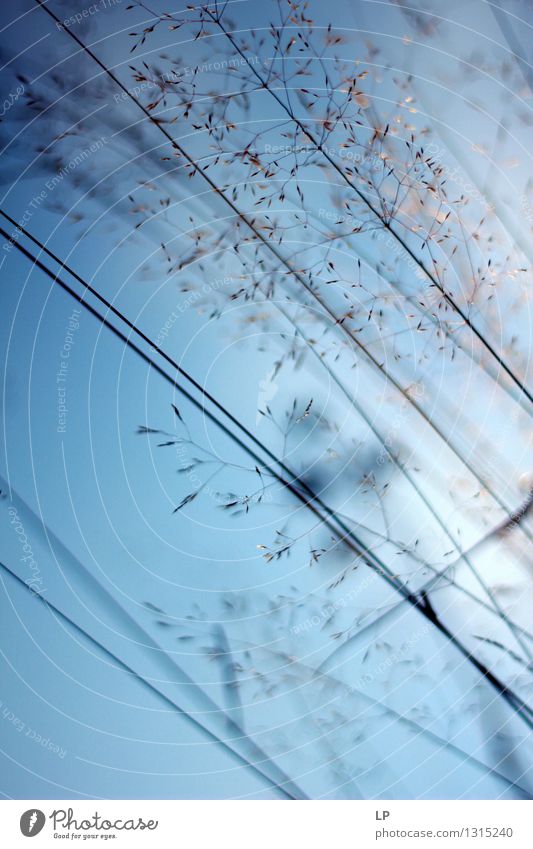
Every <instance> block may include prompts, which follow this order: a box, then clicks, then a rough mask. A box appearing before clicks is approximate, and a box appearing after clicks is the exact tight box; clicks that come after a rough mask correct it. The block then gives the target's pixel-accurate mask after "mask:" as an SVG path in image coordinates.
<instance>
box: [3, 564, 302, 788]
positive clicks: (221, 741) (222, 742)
mask: <svg viewBox="0 0 533 849" xmlns="http://www.w3.org/2000/svg"><path fill="white" fill-rule="evenodd" d="M0 567H1V568H2V569H4V571H5V572H7V573H8V574H9V575H11V577H12V578H14V579H15V580H16V581H17V582H18V583H19V584H21V585H22V586H23V587H25V589H27V590H28V591H29V592H30V593H32V594H33V596H34V597H36V598H38V599H39V601H41V602H42V603H43V604H44V605H45V607H47V608H48V609H49V610H50V611H52V612H53V613H55V614H57V615H58V616H59V617H60V618H61V619H63V620H64V621H65V622H67V624H68V625H70V626H71V627H72V628H74V629H75V630H76V631H77V632H78V633H79V634H82V635H83V636H84V637H85V638H86V639H87V640H89V641H90V642H91V643H92V644H93V645H95V646H97V647H98V648H99V649H100V651H102V652H104V653H105V654H106V655H107V656H108V657H110V658H111V659H112V660H113V662H114V663H117V664H118V665H119V666H120V667H121V668H122V669H123V670H124V671H125V672H127V673H128V674H130V675H132V676H133V677H134V678H136V679H137V680H138V681H139V682H140V683H141V684H143V685H144V686H145V687H147V688H148V689H149V690H151V691H152V692H153V693H155V694H156V695H157V696H158V698H160V699H162V700H163V701H164V702H165V703H166V704H168V705H171V706H172V708H173V709H174V710H176V711H177V713H178V714H180V716H182V717H183V718H184V719H185V720H186V721H188V722H189V723H191V724H192V725H194V726H195V727H196V728H197V729H200V730H201V731H203V733H204V734H206V735H207V736H208V737H209V738H210V739H211V740H212V741H213V742H215V743H218V744H220V745H222V746H223V748H224V749H226V750H227V751H229V752H230V753H231V754H232V755H233V756H234V757H235V758H237V760H239V761H241V762H242V763H243V764H244V765H245V766H247V767H250V768H251V769H252V770H254V771H255V772H257V773H258V774H259V775H261V777H262V778H263V779H265V780H266V781H268V783H269V784H270V785H272V787H274V788H275V789H276V790H278V791H279V792H280V793H281V794H282V795H283V796H285V797H286V798H287V799H291V800H293V799H302V798H303V799H305V798H307V797H306V796H305V794H303V793H302V792H301V791H300V790H299V789H298V788H296V789H295V787H294V785H293V782H292V780H291V779H290V778H288V777H286V776H285V780H284V781H283V783H282V784H278V783H276V782H275V781H274V780H273V779H272V778H271V777H269V776H268V775H267V774H266V773H265V772H263V770H262V769H261V768H260V767H259V766H258V765H257V764H256V763H254V762H253V761H248V760H247V758H245V757H244V756H243V755H241V754H240V753H239V752H238V751H237V750H236V749H234V748H233V747H232V746H230V744H229V743H228V742H227V741H226V740H224V738H222V737H219V736H218V735H217V734H215V733H214V732H213V731H211V729H210V728H208V727H207V726H206V725H204V724H203V723H202V722H200V720H198V719H196V718H195V717H194V716H193V715H192V714H190V713H188V711H186V710H184V708H182V707H180V705H179V704H178V703H177V702H176V701H174V699H171V698H170V696H167V695H166V694H165V693H164V692H163V691H162V690H160V689H159V688H158V687H156V686H155V684H152V683H151V681H149V680H148V679H147V678H144V677H143V676H142V675H140V674H139V673H138V672H136V671H135V669H133V667H131V666H130V665H129V664H127V663H126V662H125V661H124V660H122V659H121V658H120V657H119V656H118V655H116V654H115V653H114V652H112V651H111V650H110V649H108V648H107V647H106V646H104V645H103V643H101V642H100V641H99V640H97V639H96V637H93V636H92V635H91V634H90V633H89V632H88V631H86V630H85V629H84V628H82V627H81V625H78V624H77V623H76V622H75V621H74V620H73V619H71V618H70V616H68V615H67V614H66V613H64V612H63V611H62V610H60V609H59V608H58V607H56V606H55V604H53V602H51V601H49V600H48V599H47V598H45V597H44V596H43V595H41V594H40V593H39V592H35V590H34V589H32V588H31V587H30V586H29V585H28V584H27V583H26V582H25V581H23V580H22V578H20V577H19V575H17V573H16V572H14V571H13V570H12V569H10V568H9V566H6V565H5V563H3V562H1V561H0ZM225 719H226V721H227V722H228V724H229V725H230V726H231V725H234V723H233V721H232V720H230V719H229V718H228V717H225ZM239 730H240V729H239ZM253 745H254V747H255V744H253ZM258 752H259V753H260V754H261V755H262V756H263V758H265V755H264V753H262V752H261V750H260V749H258ZM275 766H276V765H275ZM276 769H277V770H278V771H279V772H280V774H281V776H282V777H283V773H282V771H281V770H279V767H277V766H276ZM283 784H286V785H287V786H290V787H291V788H292V789H291V790H287V789H285V787H284V786H283Z"/></svg>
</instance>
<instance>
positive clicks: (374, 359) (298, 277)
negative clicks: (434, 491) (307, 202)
mask: <svg viewBox="0 0 533 849" xmlns="http://www.w3.org/2000/svg"><path fill="white" fill-rule="evenodd" d="M35 2H36V3H37V4H38V5H39V6H40V7H41V8H42V9H44V11H46V12H47V13H48V14H49V15H50V16H51V17H52V18H53V19H54V20H55V21H56V22H59V18H58V17H57V16H56V15H55V13H54V12H52V11H51V10H50V9H49V8H48V7H46V6H45V5H44V4H43V3H42V2H41V0H35ZM217 24H218V26H219V27H220V28H221V29H222V31H223V32H224V33H225V34H226V35H228V34H227V33H226V31H225V30H224V29H223V28H222V26H221V24H220V23H219V22H218V21H217ZM66 32H67V34H68V35H69V36H70V37H71V38H73V39H74V40H75V41H76V43H77V44H78V45H79V46H80V47H81V49H82V50H83V51H84V52H86V53H87V55H88V56H90V57H91V59H92V60H93V61H94V62H96V63H97V64H98V66H99V67H100V68H101V69H102V70H103V71H104V73H106V74H107V75H108V76H109V77H110V79H112V80H113V82H114V83H115V84H116V85H117V86H118V87H119V88H120V89H121V90H122V91H123V92H124V94H126V95H127V97H128V98H129V99H130V100H131V101H132V102H133V103H134V104H135V105H136V106H137V107H138V108H139V109H140V110H141V111H142V112H143V114H144V115H145V116H146V118H148V120H149V121H150V123H152V124H153V125H154V126H155V127H156V128H157V129H158V130H159V132H161V133H162V134H163V135H164V136H165V138H166V139H167V140H168V141H169V142H170V143H171V144H172V146H173V147H174V149H175V150H177V151H178V152H179V153H180V155H181V156H183V157H184V158H185V160H186V161H187V163H188V164H189V165H190V166H191V167H192V168H193V169H194V171H195V172H197V173H198V174H200V176H201V177H203V179H204V180H205V181H206V182H207V183H208V185H209V186H210V187H211V188H212V189H213V190H214V191H215V192H216V193H217V194H218V195H219V196H220V197H221V198H222V200H223V201H224V202H225V203H226V204H227V205H228V206H229V207H230V209H231V210H232V212H233V213H234V214H235V215H236V216H237V217H238V218H239V219H240V220H241V221H242V222H243V223H244V224H246V226H247V227H248V228H249V229H250V230H251V231H252V232H253V233H254V235H255V236H256V238H257V239H258V240H259V241H260V242H261V243H262V244H263V246H264V247H266V248H267V249H268V250H269V251H270V252H271V253H272V254H273V255H274V256H275V257H276V259H277V261H278V262H280V263H281V264H282V265H283V266H284V267H285V268H287V270H288V272H289V273H290V274H291V275H292V276H293V277H294V278H295V279H296V280H297V281H298V282H299V283H300V285H302V286H303V287H304V288H305V290H306V291H307V293H308V294H309V295H310V296H311V297H312V298H313V299H314V300H316V301H317V302H318V303H319V304H320V306H321V307H322V309H323V310H325V311H326V313H327V314H328V315H329V317H330V318H331V319H332V321H333V322H334V324H335V325H336V326H339V327H340V330H341V332H342V333H343V334H344V335H346V336H347V337H348V338H349V339H350V340H351V342H352V343H353V344H355V345H356V346H357V348H358V349H359V350H360V351H362V352H363V354H364V355H365V357H366V358H367V359H368V360H370V362H371V363H372V364H373V366H374V367H375V368H377V369H378V370H379V371H380V373H381V374H383V375H384V376H385V378H386V379H387V380H389V381H390V382H391V383H392V385H393V386H394V387H395V389H397V391H399V392H400V394H401V395H402V397H404V398H407V400H408V402H409V403H410V404H411V405H412V406H413V407H414V409H416V410H417V411H418V413H419V414H420V415H421V416H422V417H423V419H424V421H426V422H427V423H428V424H429V425H430V427H431V428H432V429H433V430H434V431H435V433H436V434H437V435H438V436H439V437H440V438H441V439H443V440H444V441H445V442H446V443H447V444H449V441H448V439H447V438H446V436H445V435H444V433H443V432H442V431H441V429H440V428H439V426H438V425H437V424H436V423H435V422H433V421H432V419H431V418H430V417H429V416H428V415H427V414H426V413H425V412H424V410H423V409H422V408H421V407H420V406H419V405H418V404H417V403H416V401H415V400H414V399H413V398H410V397H409V396H408V395H406V394H405V392H404V390H403V388H402V386H401V384H400V383H399V382H398V381H397V380H396V378H394V377H393V376H392V375H391V374H389V372H388V371H387V370H386V369H385V368H384V366H383V365H382V364H381V363H380V362H379V360H378V358H377V357H375V356H374V355H373V354H372V353H371V352H370V351H369V350H367V348H365V346H364V345H363V344H362V343H361V342H360V340H359V339H358V338H357V336H355V335H354V334H353V333H352V332H351V331H350V330H349V329H348V328H347V327H346V326H345V325H344V323H339V321H338V319H337V316H336V315H335V313H334V312H333V311H332V310H331V308H330V307H329V306H328V305H327V303H326V302H325V301H324V300H323V299H322V298H321V297H320V295H319V294H318V293H317V292H316V291H315V289H314V288H313V287H312V286H310V285H309V284H308V283H307V281H306V280H305V278H304V277H303V276H302V275H301V274H300V273H299V272H298V271H297V270H295V269H293V268H292V267H291V266H290V264H289V262H288V260H287V259H285V257H284V256H283V255H282V254H281V253H280V252H279V251H278V250H277V249H276V248H275V246H274V245H273V244H272V242H271V241H270V240H268V239H267V238H266V237H265V236H264V235H263V234H262V233H261V232H260V231H259V230H257V228H256V227H255V226H254V224H253V222H251V221H249V219H248V218H247V216H246V215H245V214H244V213H242V212H241V211H240V210H239V208H238V207H237V205H236V204H235V203H234V202H233V201H232V200H231V199H230V198H228V197H227V195H226V194H225V193H224V192H223V191H222V190H221V189H220V188H219V187H218V186H217V184H216V183H215V181H214V180H213V179H212V178H211V177H210V176H209V175H208V174H207V173H206V172H205V171H204V170H203V169H201V168H200V167H199V165H198V164H197V163H196V162H195V161H194V159H193V158H192V157H191V156H190V155H189V154H188V153H187V152H186V150H185V149H184V148H183V147H182V146H181V145H180V144H179V143H178V142H177V141H175V139H174V138H173V137H172V135H171V134H170V133H169V132H168V131H167V130H166V129H165V127H164V126H163V125H162V124H161V123H160V122H159V121H158V120H157V119H156V118H154V116H153V115H152V113H151V112H150V111H149V110H148V109H147V108H146V107H145V106H144V105H143V104H142V103H141V102H140V101H139V100H138V99H137V98H136V97H135V96H134V95H133V94H132V93H131V92H130V91H129V90H128V89H127V88H126V86H124V84H123V83H122V82H121V81H120V80H119V79H118V77H117V76H116V75H115V74H114V73H113V72H112V71H111V70H110V69H109V68H108V67H107V65H106V64H105V63H104V62H103V61H102V60H100V59H99V58H98V57H97V56H96V54H95V53H94V52H93V51H92V50H91V49H90V48H89V47H88V46H87V45H85V44H84V42H83V41H82V40H81V39H80V38H79V37H78V36H77V35H76V34H75V33H74V32H72V31H71V30H70V29H67V30H66ZM228 37H229V35H228ZM235 49H238V46H237V45H236V46H235ZM252 70H253V71H254V73H256V71H255V69H253V68H252ZM259 78H260V79H261V77H259ZM269 91H270V90H269ZM270 93H271V94H274V93H273V92H271V91H270ZM281 103H282V102H281ZM282 105H283V104H282ZM291 118H293V120H297V119H295V118H294V116H292V115H291ZM306 132H307V131H306ZM310 138H311V137H310ZM315 144H317V143H315ZM321 152H322V153H324V155H326V156H327V153H326V152H325V151H324V150H321ZM332 164H333V165H334V167H335V168H336V169H337V170H339V168H338V166H337V165H336V164H335V163H334V162H332ZM340 173H343V172H342V170H341V171H340ZM343 176H344V177H345V179H346V175H344V174H343ZM350 185H352V184H351V183H350ZM352 187H353V188H354V190H355V191H359V190H358V189H357V188H356V187H355V186H352ZM375 214H376V215H378V213H377V211H375ZM380 220H381V219H380ZM391 234H392V235H394V236H395V237H396V238H400V237H398V236H397V234H395V233H394V231H392V230H391ZM413 259H415V260H416V261H417V263H418V264H419V265H420V264H421V261H420V260H417V259H416V257H415V256H414V255H413ZM421 268H423V269H424V271H426V273H427V274H429V272H427V270H426V269H425V266H424V265H423V263H422V264H421ZM503 388H504V390H505V389H506V387H505V384H503ZM525 392H526V395H527V390H525ZM528 397H529V396H528ZM531 400H533V399H531ZM450 448H451V450H453V451H454V453H455V454H456V456H457V457H458V459H459V460H460V461H461V462H462V463H463V464H464V466H465V467H466V468H467V469H468V470H469V471H470V472H471V474H473V475H474V477H475V478H476V479H477V480H478V481H479V483H480V484H481V485H482V486H483V487H485V488H486V489H487V491H488V492H489V493H490V495H491V496H492V497H493V498H494V499H495V501H496V502H497V503H498V504H499V506H500V507H501V508H502V509H503V510H505V511H506V512H507V514H508V515H509V516H510V515H511V514H512V510H511V508H509V507H508V506H507V505H506V504H505V502H504V501H503V500H502V499H501V498H500V497H499V495H498V494H497V493H495V492H494V491H493V489H492V488H491V487H490V485H488V483H487V482H485V480H484V479H482V478H481V477H480V475H479V474H478V473H477V472H476V470H475V469H474V467H473V466H472V465H471V463H470V462H469V461H468V460H466V459H465V458H464V457H463V456H462V455H461V454H460V453H459V452H458V451H457V450H456V449H455V448H454V447H453V446H451V445H450ZM404 474H405V472H404ZM521 530H522V531H523V533H525V534H526V535H527V536H528V538H529V539H531V535H530V532H529V531H528V530H527V528H525V527H522V528H521ZM455 544H456V543H455V541H454V545H455Z"/></svg>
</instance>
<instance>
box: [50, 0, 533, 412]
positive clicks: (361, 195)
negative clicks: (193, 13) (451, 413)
mask: <svg viewBox="0 0 533 849" xmlns="http://www.w3.org/2000/svg"><path fill="white" fill-rule="evenodd" d="M36 2H38V3H40V0H36ZM205 11H206V13H207V14H208V15H209V17H210V18H211V20H212V21H213V22H214V23H216V24H217V26H218V27H219V28H220V30H221V31H222V32H223V33H224V35H225V36H226V37H227V38H228V40H229V42H230V43H231V45H232V47H233V48H234V49H235V50H236V51H237V52H238V53H239V55H240V56H241V58H243V59H244V60H245V61H246V64H247V65H248V67H249V68H250V70H251V71H252V73H253V74H254V76H255V77H256V79H257V80H258V82H259V83H260V85H261V88H262V89H264V90H266V91H268V93H269V94H270V95H271V96H272V97H273V98H274V99H275V100H276V102H277V103H278V104H279V105H280V106H281V108H282V109H283V110H284V112H285V113H286V114H287V115H288V116H289V117H290V119H291V120H292V121H294V123H295V124H296V126H297V127H298V128H299V129H300V130H301V131H302V132H303V133H304V134H305V136H306V137H307V138H308V139H309V141H310V142H311V144H312V145H313V146H314V147H315V149H316V150H317V151H318V152H320V153H321V154H322V155H323V156H324V157H325V159H326V160H327V161H328V162H329V164H330V165H331V166H332V168H334V169H335V171H337V173H338V174H339V175H340V176H341V177H342V179H343V180H344V182H345V183H346V184H347V185H348V186H349V187H350V188H351V189H352V190H353V191H354V192H355V194H356V195H357V197H358V198H359V200H361V201H362V202H363V203H364V204H365V206H366V207H367V208H368V209H369V210H370V211H371V212H372V214H373V215H374V216H375V217H376V218H377V219H378V220H379V221H380V222H381V224H382V226H383V227H384V229H385V230H386V231H387V232H389V233H390V234H391V236H393V237H394V238H395V239H396V240H397V242H398V243H399V244H400V245H401V247H402V248H403V250H404V251H405V252H406V253H407V255H408V256H409V257H410V258H411V259H412V260H413V262H415V263H416V264H417V265H418V267H419V268H420V270H421V271H423V272H424V274H425V275H426V277H427V278H428V280H430V281H431V283H432V285H433V286H435V288H436V289H438V291H439V292H440V293H441V295H442V296H443V298H444V300H445V301H446V303H447V304H449V306H451V307H452V309H454V310H455V312H456V313H457V314H458V315H459V316H460V317H461V319H462V321H464V323H465V324H466V325H467V326H468V327H469V328H470V330H471V331H472V333H473V334H474V336H475V337H476V338H477V339H478V341H479V342H481V344H482V345H483V346H484V347H485V348H486V349H487V351H488V352H489V354H490V355H491V356H492V357H493V358H494V359H495V360H496V362H497V363H498V365H499V366H500V368H501V369H502V370H503V371H504V372H505V373H506V374H507V376H508V377H509V378H510V379H511V380H512V381H513V383H514V384H515V385H516V386H517V387H518V389H520V391H521V392H522V393H523V395H525V397H526V398H527V399H528V400H529V401H530V402H531V403H533V395H532V394H531V393H530V392H529V390H528V389H527V387H526V386H525V385H524V383H523V382H522V381H521V380H520V379H519V378H518V377H517V376H516V375H515V374H514V372H513V370H512V369H511V368H510V366H508V365H507V364H506V362H505V360H504V359H503V358H502V356H501V354H499V353H498V352H497V351H496V349H495V348H494V346H493V345H491V343H490V342H489V341H488V340H487V339H486V338H485V337H484V336H483V334H482V333H481V331H479V330H478V329H477V328H476V327H475V325H473V324H472V322H471V320H470V318H469V317H468V315H467V314H466V313H465V311H464V310H463V309H462V308H461V307H460V306H459V304H457V303H456V302H455V301H454V299H453V298H452V296H451V295H450V294H449V293H448V292H446V290H445V289H444V287H443V286H442V285H441V283H440V281H439V280H438V278H437V277H436V276H435V275H434V274H432V273H431V271H430V270H429V269H428V268H426V266H425V264H424V262H423V261H422V260H421V259H420V258H419V257H417V255H416V254H415V252H414V251H413V249H412V248H411V247H410V246H409V245H408V243H407V242H406V241H405V239H404V238H403V237H402V236H400V234H399V233H397V232H396V231H395V230H394V228H393V227H392V224H391V223H390V222H389V221H387V220H386V219H384V218H383V216H381V215H380V213H379V211H378V210H377V209H376V208H375V207H374V205H373V204H372V202H371V201H370V200H369V199H368V198H367V196H366V195H365V193H364V192H362V191H361V190H360V189H358V188H357V186H356V185H355V184H354V183H353V181H352V180H351V178H350V177H349V176H348V174H346V172H345V171H343V169H342V168H341V167H340V166H339V165H338V164H337V163H336V162H335V160H334V159H333V157H332V156H331V154H329V153H328V151H327V150H326V149H325V148H324V146H323V144H322V143H321V142H319V141H317V140H316V139H315V138H314V136H313V134H312V132H311V131H310V130H309V129H308V128H307V127H306V126H305V124H303V122H302V121H300V119H299V118H298V117H297V116H295V115H294V113H293V112H292V110H291V109H290V108H289V107H288V106H287V105H286V104H285V103H284V102H283V100H282V98H281V97H280V96H279V95H278V94H277V93H276V92H275V91H273V90H272V89H271V88H270V87H269V86H268V83H267V82H266V81H265V80H264V79H263V77H262V76H261V74H260V73H259V71H257V69H256V68H254V67H253V66H252V64H251V63H250V60H249V58H248V57H246V55H245V54H244V53H243V51H242V50H241V48H240V47H239V45H238V44H237V43H236V41H235V40H234V39H233V37H232V36H231V34H230V33H228V32H227V31H226V30H225V29H224V27H223V26H222V24H221V23H220V16H219V15H218V14H217V17H215V16H214V15H213V13H212V12H211V10H210V9H209V8H207V7H205Z"/></svg>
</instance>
